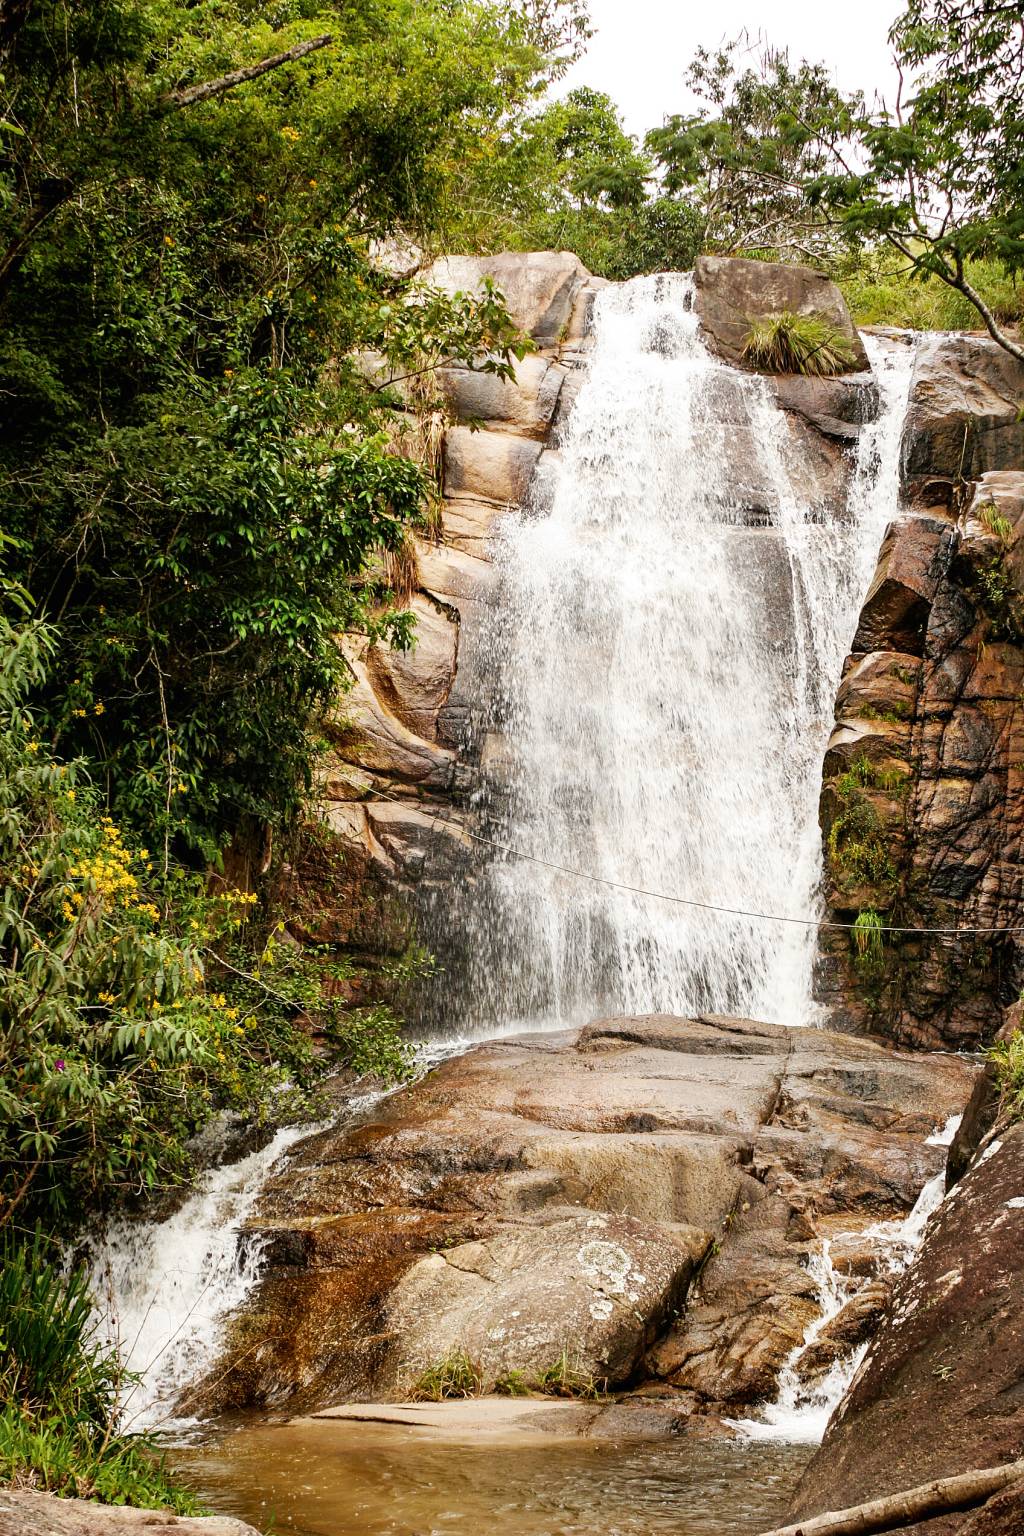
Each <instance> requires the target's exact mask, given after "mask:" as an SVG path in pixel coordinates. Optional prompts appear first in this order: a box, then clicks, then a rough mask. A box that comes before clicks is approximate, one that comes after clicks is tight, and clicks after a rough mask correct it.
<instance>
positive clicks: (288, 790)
mask: <svg viewBox="0 0 1024 1536" xmlns="http://www.w3.org/2000/svg"><path fill="white" fill-rule="evenodd" d="M584 31H585V18H584V15H583V13H582V11H581V9H580V7H579V5H578V4H577V3H576V0H504V3H498V4H488V3H484V0H348V3H345V4H341V3H338V4H332V3H327V4H322V5H316V4H315V3H314V4H305V5H302V6H299V7H296V8H293V9H292V10H290V11H289V12H288V19H287V20H286V21H284V22H282V24H281V25H280V26H278V27H275V26H273V25H272V24H271V23H270V22H268V21H267V20H265V19H263V13H262V12H260V13H257V12H254V11H253V9H252V7H251V6H249V5H247V4H245V3H243V0H219V3H217V4H215V5H211V6H202V7H196V6H193V5H191V4H188V3H185V0H74V3H72V0H46V3H40V4H38V5H35V6H31V7H27V8H26V7H22V6H14V7H11V6H8V7H7V8H6V9H5V11H4V12H3V16H2V26H0V38H2V41H3V43H4V46H5V47H6V50H7V53H6V59H5V63H4V74H3V80H2V83H0V93H2V100H0V119H2V120H3V131H0V192H2V194H3V195H2V198H0V252H2V253H3V255H2V257H0V265H2V267H3V273H4V275H3V279H2V282H0V319H2V327H0V390H2V392H3V398H4V404H5V412H4V425H3V429H2V431H0V478H2V485H3V494H4V501H5V527H6V529H7V531H8V532H9V533H11V534H12V535H14V537H15V539H16V540H17V545H16V547H15V548H14V549H13V551H11V550H9V551H8V554H7V563H8V567H9V569H10V572H11V574H12V576H15V577H17V578H18V579H19V580H20V581H21V582H22V583H23V585H24V586H25V587H26V588H27V589H28V590H30V591H32V592H33V594H34V595H35V597H36V600H37V603H38V616H39V617H42V618H44V619H46V620H47V621H48V622H50V623H52V624H54V625H55V626H56V627H57V628H58V629H59V632H60V646H59V649H58V652H57V654H56V657H55V659H54V664H53V666H52V667H51V669H50V671H49V674H48V678H47V681H46V682H45V683H44V684H41V685H40V688H39V695H38V699H37V703H38V705H39V707H40V711H41V713H40V720H41V725H42V729H43V730H44V731H45V734H46V739H47V741H48V743H49V744H50V745H51V746H52V747H53V748H59V750H60V751H61V752H62V753H63V754H64V755H66V756H69V757H77V756H82V757H84V758H86V759H87V760H88V761H89V762H91V764H92V765H93V769H92V771H93V773H94V776H95V779H96V782H97V783H102V784H103V785H104V786H105V794H106V796H107V798H108V800H109V802H110V804H111V805H116V807H117V809H118V814H119V815H121V814H123V815H126V816H128V817H129V818H130V820H131V822H132V823H133V824H134V825H136V826H138V827H140V828H142V829H143V830H144V832H145V836H146V837H147V838H149V839H157V840H158V841H159V842H160V843H161V844H163V842H164V839H165V837H166V838H169V839H170V840H171V842H172V843H173V844H174V845H175V846H176V847H177V849H178V851H179V852H181V853H183V852H185V851H186V850H190V851H191V853H192V855H193V856H194V857H196V858H199V859H216V857H217V854H218V850H219V849H220V848H222V847H223V846H224V844H225V842H226V841H227V840H228V839H229V838H230V837H231V835H232V833H233V832H234V831H235V830H236V829H237V828H238V827H239V825H240V824H243V823H245V822H246V821H248V820H256V821H259V822H270V823H273V824H278V825H280V824H282V823H283V822H286V821H287V820H288V819H289V817H291V816H293V815H294V813H295V811H296V809H297V807H298V805H299V804H300V801H301V797H302V793H303V789H304V786H305V785H306V783H307V782H308V780H309V774H310V767H311V762H312V758H313V754H314V751H315V735H316V725H317V718H318V714H319V713H320V712H321V711H322V710H323V708H324V707H325V706H326V704H327V703H328V701H329V700H330V699H331V698H332V697H333V695H334V693H335V691H336V689H337V687H338V686H339V682H340V679H339V673H338V669H337V657H336V651H335V635H336V633H337V631H339V630H343V629H347V628H354V629H364V630H369V631H370V632H372V633H375V634H378V635H381V636H385V637H391V638H392V639H394V640H395V641H397V642H398V643H400V644H406V643H408V642H409V638H410V626H409V622H408V620H407V619H404V618H402V617H400V616H399V614H398V612H397V609H396V605H395V602H394V600H393V596H392V595H390V594H389V593H387V592H386V591H385V590H383V589H382V588H381V586H380V583H379V582H378V581H375V579H374V577H373V574H372V570H373V560H374V556H375V553H376V552H377V551H379V550H380V549H381V548H383V549H389V548H391V549H393V548H395V547H396V546H397V545H398V544H399V543H400V542H401V541H402V540H403V539H404V538H405V537H406V530H407V528H408V525H409V524H410V522H411V521H413V520H414V519H415V518H416V516H417V515H418V510H419V507H420V502H421V496H422V490H423V483H422V478H421V476H420V475H419V474H418V472H417V471H416V469H415V468H414V466H412V465H411V464H409V463H408V462H406V461H404V460H402V459H399V458H397V457H396V456H395V455H394V452H393V451H392V450H391V448H390V446H389V441H388V437H387V432H386V428H387V426H388V422H389V420H390V411H391V403H390V402H389V398H388V396H387V394H386V392H381V391H380V390H378V389H375V388H374V386H373V384H372V382H370V381H368V380H367V379H366V378H365V377H364V374H363V372H362V371H361V370H360V368H359V367H358V366H357V357H358V354H359V353H360V352H362V351H365V350H367V349H372V350H374V351H377V352H379V353H382V354H383V355H384V357H385V359H386V361H387V363H388V364H389V365H390V366H392V367H394V368H396V369H397V371H402V370H403V369H407V368H415V367H417V366H419V365H420V362H421V360H422V359H423V358H424V357H425V358H427V359H428V360H429V359H431V358H436V357H437V356H439V355H441V354H448V355H451V356H452V357H455V358H458V359H459V360H461V361H462V362H464V363H466V364H467V365H469V366H478V367H482V368H485V369H488V370H490V371H493V372H497V373H499V374H507V373H508V371H509V369H510V366H511V359H512V358H513V356H514V355H515V354H516V353H517V352H518V353H521V352H522V349H523V347H524V345H525V342H524V339H523V338H520V337H519V336H518V335H517V333H516V332H515V329H514V327H513V326H512V325H511V324H510V322H509V320H508V316H507V314H506V312H505V310H504V306H503V304H502V302H501V300H500V296H499V295H497V294H496V293H494V292H488V293H484V294H483V295H481V296H478V297H469V296H460V297H455V298H451V297H449V296H446V295H444V294H441V293H437V292H430V291H428V290H424V289H423V288H422V287H420V288H416V287H415V286H413V287H410V286H409V285H408V284H405V283H402V282H399V281H397V280H395V279H394V278H392V277H389V276H387V275H386V274H382V273H380V272H378V271H376V270H375V269H374V267H373V265H372V263H371V261H370V258H369V250H370V244H371V241H373V240H374V239H379V238H382V237H386V236H387V235H388V234H390V233H392V232H393V231H395V230H396V229H399V228H401V229H404V230H407V231H409V232H411V233H412V234H414V235H420V236H421V237H423V238H427V239H429V238H430V237H431V235H432V233H433V232H434V231H435V230H436V229H437V227H438V225H439V223H440V221H441V219H442V217H443V214H444V210H445V208H446V207H447V206H448V202H449V199H450V196H451V193H452V188H453V187H454V186H455V185H456V183H457V181H458V176H459V164H460V159H461V157H462V156H463V154H464V152H465V151H466V149H467V146H469V145H471V144H472V143H474V142H475V141H476V139H477V137H478V136H479V135H480V134H481V133H482V132H485V131H487V132H489V131H491V129H492V127H493V124H494V123H496V122H498V121H500V120H501V119H502V118H503V117H504V116H507V115H508V114H509V113H516V112H520V111H522V110H523V109H524V107H525V106H526V105H527V104H529V103H532V102H533V101H534V100H535V99H536V96H537V93H538V92H539V91H541V90H543V89H544V88H545V86H546V84H547V82H548V81H550V80H551V79H552V78H553V77H554V76H555V75H557V74H558V72H559V71H560V70H561V69H562V68H563V66H564V64H565V62H566V61H567V59H569V58H571V57H572V56H573V54H574V52H575V50H576V49H577V48H578V46H579V43H580V39H581V36H582V34H583V32H584Z"/></svg>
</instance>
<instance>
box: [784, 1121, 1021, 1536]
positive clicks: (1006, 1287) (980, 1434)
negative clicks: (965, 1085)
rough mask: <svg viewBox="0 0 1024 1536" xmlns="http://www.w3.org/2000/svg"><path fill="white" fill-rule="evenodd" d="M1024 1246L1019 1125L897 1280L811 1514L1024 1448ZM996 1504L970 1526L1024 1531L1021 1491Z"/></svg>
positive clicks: (830, 1439) (963, 1187)
mask: <svg viewBox="0 0 1024 1536" xmlns="http://www.w3.org/2000/svg"><path fill="white" fill-rule="evenodd" d="M1022 1245H1024V1126H1016V1127H1015V1128H1014V1129H1012V1130H1011V1131H1010V1132H1009V1133H1007V1134H1006V1135H1005V1136H1004V1137H1003V1138H1002V1139H1001V1140H999V1141H995V1142H992V1143H991V1144H990V1146H989V1148H988V1149H987V1151H986V1154H985V1155H983V1156H982V1157H981V1158H980V1159H979V1160H978V1161H977V1162H976V1163H975V1164H974V1166H973V1168H972V1169H971V1170H970V1172H969V1173H968V1174H967V1175H966V1177H965V1178H964V1179H963V1181H962V1182H961V1183H960V1184H958V1185H956V1186H955V1188H954V1189H953V1191H952V1192H951V1193H950V1195H949V1196H948V1197H947V1199H946V1201H945V1203H944V1204H943V1206H942V1207H941V1209H940V1211H939V1213H938V1215H937V1216H936V1217H935V1219H934V1221H933V1223H932V1225H931V1227H930V1228H929V1230H928V1233H927V1236H926V1238H925V1242H924V1245H923V1247H922V1249H921V1252H920V1253H919V1254H918V1256H917V1259H916V1260H915V1262H914V1264H913V1265H912V1266H911V1268H910V1269H908V1270H907V1271H906V1273H905V1274H904V1275H903V1276H902V1277H901V1279H900V1280H899V1281H898V1283H897V1286H896V1289H895V1292H894V1294H893V1297H892V1302H891V1304H890V1307H889V1309H888V1311H887V1313H886V1316H885V1318H884V1320H883V1322H882V1324H881V1327H880V1328H879V1330H878V1331H877V1333H876V1334H875V1337H874V1339H873V1341H872V1344H871V1347H870V1349H869V1351H868V1353H867V1356H866V1357H865V1360H864V1363H863V1365H862V1366H861V1369H860V1371H859V1373H858V1375H857V1377H856V1378H855V1380H854V1382H853V1384H852V1386H851V1388H850V1391H849V1393H848V1395H847V1397H846V1399H845V1400H844V1402H843V1404H842V1405H841V1406H840V1409H839V1411H838V1412H837V1414H836V1415H835V1417H834V1418H833V1420H832V1423H831V1424H830V1426H829V1429H828V1433H827V1434H826V1436H825V1439H824V1442H823V1444H822V1446H821V1449H820V1451H819V1452H818V1453H817V1455H816V1456H815V1457H814V1460H813V1461H812V1462H811V1464H810V1466H809V1467H808V1469H807V1472H806V1473H805V1475H804V1479H803V1482H802V1483H801V1485H800V1490H799V1494H798V1503H797V1510H796V1513H797V1515H798V1516H810V1515H813V1514H817V1513H820V1512H821V1511H823V1510H825V1509H835V1508H840V1507H843V1506H846V1505H850V1504H854V1503H858V1502H860V1501H861V1500H863V1499H867V1498H875V1497H880V1496H881V1495H883V1494H887V1493H895V1492H897V1491H898V1490H899V1489H901V1488H909V1487H913V1486H915V1485H916V1484H918V1483H924V1482H927V1481H929V1480H930V1479H931V1478H933V1477H946V1476H952V1475H953V1474H954V1473H958V1472H967V1471H970V1470H971V1469H973V1468H975V1467H996V1466H1001V1465H1003V1463H1005V1462H1011V1461H1014V1460H1016V1459H1017V1458H1018V1457H1020V1456H1021V1454H1022V1453H1024V1269H1022V1268H1021V1263H1020V1255H1021V1249H1022ZM991 1502H992V1506H993V1508H992V1510H990V1512H989V1514H988V1515H985V1516H984V1517H983V1515H982V1514H979V1515H977V1516H976V1517H974V1519H975V1520H976V1521H977V1525H976V1526H975V1525H974V1524H972V1525H971V1526H969V1527H967V1526H965V1529H971V1530H974V1529H977V1530H978V1531H979V1532H981V1531H988V1530H992V1531H993V1532H995V1531H997V1530H998V1531H1001V1530H1004V1529H1005V1530H1007V1531H1010V1530H1013V1531H1019V1530H1021V1529H1024V1525H1021V1524H1014V1523H1013V1519H1014V1518H1019V1511H1020V1492H1019V1491H1018V1492H1017V1493H1009V1492H1008V1493H1007V1494H1006V1495H1000V1496H999V1499H998V1500H993V1501H991ZM1003 1508H1005V1509H1009V1510H1010V1511H1011V1514H1010V1517H1009V1518H1010V1523H1009V1524H1008V1525H1000V1524H996V1523H994V1522H995V1520H996V1515H997V1514H998V1513H999V1510H1000V1509H1003ZM1000 1518H1001V1516H1000ZM965 1520H966V1517H965V1516H962V1515H957V1516H950V1517H947V1518H945V1519H943V1521H941V1522H937V1523H934V1524H929V1525H928V1526H927V1527H925V1528H922V1529H927V1531H928V1533H929V1536H932V1532H933V1531H934V1533H935V1536H939V1533H940V1532H942V1533H945V1532H946V1531H952V1530H957V1529H959V1528H960V1526H961V1524H964V1522H965ZM986 1520H987V1521H988V1522H989V1523H988V1524H986V1523H985V1521H986Z"/></svg>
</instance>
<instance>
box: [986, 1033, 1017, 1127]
mask: <svg viewBox="0 0 1024 1536" xmlns="http://www.w3.org/2000/svg"><path fill="white" fill-rule="evenodd" d="M988 1058H989V1061H991V1062H992V1064H993V1066H994V1067H995V1072H996V1081H997V1082H998V1084H999V1091H1000V1094H1001V1096H1002V1104H1003V1108H1004V1109H1005V1111H1006V1113H1007V1114H1008V1115H1009V1116H1010V1118H1011V1119H1012V1120H1024V1033H1022V1032H1021V1031H1020V1030H1016V1031H1015V1032H1014V1033H1013V1034H1012V1035H1011V1036H1010V1038H1009V1040H1000V1041H997V1043H996V1044H995V1045H994V1046H992V1048H991V1050H990V1051H989V1053H988Z"/></svg>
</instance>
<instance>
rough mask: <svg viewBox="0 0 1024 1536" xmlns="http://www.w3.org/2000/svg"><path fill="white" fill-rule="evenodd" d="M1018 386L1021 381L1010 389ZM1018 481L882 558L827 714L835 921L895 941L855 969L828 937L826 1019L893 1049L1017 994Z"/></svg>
mask: <svg viewBox="0 0 1024 1536" xmlns="http://www.w3.org/2000/svg"><path fill="white" fill-rule="evenodd" d="M1022 384H1024V379H1022ZM1022 532H1024V471H1015V470H993V471H990V472H988V473H986V474H984V475H982V477H981V479H980V480H978V481H977V482H975V483H974V484H973V485H972V486H971V487H970V488H969V490H965V491H964V492H963V493H962V495H961V497H960V507H959V511H958V512H957V513H956V515H955V516H952V515H950V514H949V513H944V512H942V511H941V510H929V511H928V512H913V511H912V512H910V513H909V514H908V515H906V516H904V517H902V518H900V519H899V520H898V521H897V522H895V523H893V524H892V525H891V526H890V528H889V530H888V532H887V533H886V536H885V539H884V541H883V544H882V549H881V553H880V556H879V562H878V568H877V571H876V574H875V579H874V581H873V582H872V585H871V588H870V591H869V592H868V594H867V597H866V599H865V602H864V607H863V609H862V611H861V616H860V622H859V624H858V628H857V633H856V635H855V637H854V642H853V649H852V651H851V654H850V656H849V658H848V660H847V663H846V667H845V670H844V675H843V681H842V684H841V686H840V689H839V693H838V696H837V701H836V725H835V729H834V731H833V734H832V737H831V740H830V742H829V747H828V752H827V754H826V757H825V763H824V773H823V788H822V799H821V824H822V831H823V834H824V839H825V849H826V894H827V899H828V903H829V907H830V909H831V911H832V913H833V914H835V916H836V917H838V918H839V919H840V920H841V921H846V922H851V921H853V920H854V919H855V918H856V917H857V915H858V913H861V912H865V911H867V912H872V913H877V914H879V915H880V917H881V920H882V921H886V922H893V923H898V924H900V925H902V926H906V927H914V928H925V929H937V930H947V931H939V932H933V933H926V934H922V935H920V936H908V937H907V938H905V939H901V938H897V937H895V936H893V937H887V938H886V939H885V941H884V943H882V944H881V945H880V946H875V947H874V948H872V949H870V950H869V951H867V952H866V953H865V954H858V952H857V950H856V948H855V946H854V945H853V944H852V943H851V942H850V941H849V939H848V938H847V937H846V936H842V935H837V934H835V933H834V932H833V933H831V934H826V936H825V938H824V940H823V951H824V957H823V962H822V965H821V968H820V987H821V995H822V996H823V998H824V999H825V1000H826V1001H828V1002H829V1003H831V1004H832V1005H833V1007H834V1009H835V1010H836V1012H835V1014H834V1017H836V1018H837V1020H845V1022H847V1023H849V1024H853V1025H857V1026H860V1027H864V1026H866V1027H868V1028H870V1029H871V1030H873V1031H875V1032H880V1033H882V1034H885V1035H888V1036H889V1037H891V1038H892V1039H894V1040H896V1041H897V1042H899V1043H901V1044H905V1045H918V1046H924V1047H928V1048H935V1047H940V1046H943V1045H952V1046H954V1047H968V1048H970V1047H974V1046H977V1045H979V1044H983V1043H987V1042H989V1041H991V1039H992V1038H993V1035H994V1033H995V1031H996V1029H997V1028H998V1026H999V1024H1000V1022H1001V1016H1002V1010H1003V1008H1004V1007H1006V1006H1007V1005H1008V1004H1009V1003H1010V1002H1011V1001H1012V1000H1013V999H1014V998H1015V997H1016V996H1017V995H1018V994H1019V991H1020V987H1021V983H1022V980H1024V953H1022V950H1021V945H1020V942H1019V935H1016V934H1014V933H1012V932H1011V933H999V932H996V933H992V934H988V933H984V932H982V933H975V932H971V931H970V930H972V929H982V930H990V929H994V930H998V929H1001V928H1012V927H1013V926H1014V925H1015V924H1017V923H1018V922H1019V920H1020V911H1021V902H1022V898H1024V866H1022V842H1021V839H1022V834H1024V702H1022V700H1024V544H1022V543H1021V534H1022Z"/></svg>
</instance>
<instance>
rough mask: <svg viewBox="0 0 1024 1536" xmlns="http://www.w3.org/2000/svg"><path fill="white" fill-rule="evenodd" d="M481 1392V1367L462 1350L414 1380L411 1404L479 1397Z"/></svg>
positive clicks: (458, 1350) (450, 1355) (447, 1356)
mask: <svg viewBox="0 0 1024 1536" xmlns="http://www.w3.org/2000/svg"><path fill="white" fill-rule="evenodd" d="M482 1389H483V1375H482V1373H481V1370H480V1367H479V1366H478V1365H477V1364H476V1362H475V1361H473V1360H471V1359H470V1357H469V1355H468V1354H467V1353H466V1351H465V1350H464V1349H453V1350H451V1351H450V1352H449V1353H448V1354H447V1355H445V1357H444V1359H443V1360H438V1361H437V1363H436V1364H434V1365H428V1366H427V1369H426V1370H425V1371H424V1372H423V1374H422V1375H421V1376H419V1377H418V1378H417V1381H416V1385H415V1386H414V1387H413V1389H412V1392H411V1393H410V1397H411V1398H412V1401H413V1402H419V1403H424V1402H425V1403H442V1402H445V1401H447V1400H448V1399H449V1398H459V1397H478V1396H479V1395H480V1392H481V1391H482Z"/></svg>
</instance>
